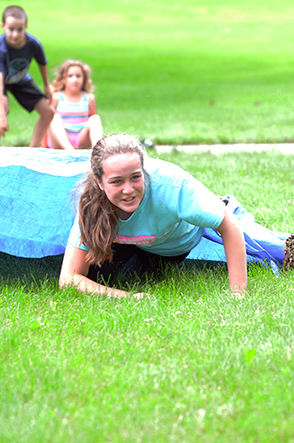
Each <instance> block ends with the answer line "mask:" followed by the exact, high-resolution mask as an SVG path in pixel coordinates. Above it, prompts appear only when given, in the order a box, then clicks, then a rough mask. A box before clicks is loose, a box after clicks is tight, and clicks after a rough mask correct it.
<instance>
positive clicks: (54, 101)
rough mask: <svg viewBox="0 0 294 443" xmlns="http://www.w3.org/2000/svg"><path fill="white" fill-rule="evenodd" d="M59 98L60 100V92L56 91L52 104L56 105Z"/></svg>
mask: <svg viewBox="0 0 294 443" xmlns="http://www.w3.org/2000/svg"><path fill="white" fill-rule="evenodd" d="M59 100H60V92H59V91H54V92H53V94H52V106H53V107H56V106H57V103H58V102H59Z"/></svg>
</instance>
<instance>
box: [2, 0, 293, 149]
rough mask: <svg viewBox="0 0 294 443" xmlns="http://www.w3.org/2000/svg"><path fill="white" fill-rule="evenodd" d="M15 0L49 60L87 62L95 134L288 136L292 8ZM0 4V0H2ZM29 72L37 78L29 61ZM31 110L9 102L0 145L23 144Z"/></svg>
mask: <svg viewBox="0 0 294 443" xmlns="http://www.w3.org/2000/svg"><path fill="white" fill-rule="evenodd" d="M41 4H42V13H41V12H40V2H39V1H37V0H29V1H23V2H22V6H23V7H24V8H25V9H26V10H27V12H28V16H29V28H28V32H31V33H32V34H34V35H36V36H37V37H38V38H39V39H40V40H41V41H42V43H43V45H44V48H45V50H46V54H47V57H48V60H49V69H50V75H51V79H52V78H53V68H54V67H56V66H57V65H59V64H60V63H61V62H62V61H63V60H64V59H65V58H68V57H74V58H81V59H83V60H85V61H86V62H87V63H89V64H90V65H91V66H92V67H93V79H94V83H95V85H96V86H97V89H96V97H97V102H98V111H99V113H100V115H101V117H102V121H103V125H104V132H105V134H109V133H114V132H122V131H123V132H128V133H132V134H134V135H137V136H139V137H141V138H147V137H148V138H150V139H152V140H153V141H154V142H156V143H161V144H162V143H173V144H176V143H206V144H207V143H208V144H209V143H236V142H245V143H248V142H257V143H261V142H292V141H293V121H294V110H293V106H292V97H293V93H294V89H293V80H292V78H293V62H292V58H293V57H292V53H293V48H292V41H293V39H294V28H293V26H292V17H293V12H294V8H293V5H292V2H291V1H290V0H282V1H280V2H279V5H277V3H276V2H274V1H273V0H271V1H268V2H267V3H266V4H265V3H263V4H261V3H260V2H253V1H252V0H236V1H234V2H233V1H231V2H229V3H226V4H221V2H219V1H218V0H209V1H208V2H207V1H206V2H204V1H203V2H200V3H199V2H197V4H195V2H194V1H192V0H184V1H181V2H170V1H167V0H161V1H160V2H156V1H154V0H147V1H143V2H138V1H136V0H113V1H111V2H102V1H99V0H98V1H97V0H83V2H80V1H78V0H71V1H70V2H65V3H63V2H58V1H57V0H52V1H51V0H50V1H48V0H42V3H41ZM4 6H6V2H3V7H4ZM31 72H32V74H33V76H34V77H35V78H36V80H37V81H38V83H39V82H40V76H39V75H38V73H37V70H36V66H35V65H34V66H32V69H31ZM35 119H36V116H34V115H32V116H28V115H27V114H26V113H25V111H23V110H22V109H21V108H19V106H18V105H16V104H15V103H14V102H13V100H12V104H11V115H10V117H9V124H10V127H11V132H10V133H9V134H7V136H6V138H5V139H3V140H2V144H4V145H5V144H6V145H9V146H10V145H11V146H14V145H27V144H28V142H29V140H30V136H31V133H32V127H33V123H34V122H35Z"/></svg>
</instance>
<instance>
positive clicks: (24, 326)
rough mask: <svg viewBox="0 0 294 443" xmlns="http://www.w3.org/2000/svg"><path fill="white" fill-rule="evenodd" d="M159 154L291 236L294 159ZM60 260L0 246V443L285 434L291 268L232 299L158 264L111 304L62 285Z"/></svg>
mask: <svg viewBox="0 0 294 443" xmlns="http://www.w3.org/2000/svg"><path fill="white" fill-rule="evenodd" d="M152 155H153V154H152ZM154 155H155V154H154ZM161 158H163V159H166V160H171V161H173V162H175V163H177V164H179V165H181V166H183V167H184V168H186V169H188V170H189V171H191V173H192V174H193V175H195V176H196V177H197V178H199V179H200V180H201V181H203V182H204V183H205V184H206V185H207V186H209V187H210V188H211V189H212V190H213V191H214V192H215V193H217V194H225V193H228V192H230V193H232V194H234V195H235V196H236V197H237V198H238V199H239V200H240V202H242V204H243V205H244V206H245V208H246V209H247V210H249V211H250V212H252V213H253V214H254V216H255V217H256V220H257V221H258V222H259V223H261V224H262V225H264V226H267V227H268V228H270V229H274V230H278V231H283V232H291V231H292V230H293V215H294V199H293V166H294V156H292V155H288V156H285V155H282V154H279V153H273V152H263V153H260V154H252V153H246V152H243V153H230V154H222V155H220V156H214V155H212V154H211V153H209V152H208V153H199V152H198V153H195V154H192V155H191V154H185V153H170V154H162V155H161ZM61 259H62V257H47V258H44V259H39V260H37V259H34V260H33V259H21V258H16V257H11V256H8V255H6V254H0V269H1V275H2V277H1V280H2V281H1V286H0V294H1V296H0V304H1V305H0V306H1V308H0V360H1V363H0V386H1V390H0V423H1V426H0V442H5V443H12V442H13V443H14V442H18V443H27V442H29V443H39V442H42V443H47V442H48V443H49V442H50V443H64V442H65V441H68V442H70V443H75V442H77V443H78V442H81V441H82V442H86V443H88V442H89V443H93V442H95V443H96V442H103V443H104V442H115V443H117V442H150V443H151V442H152V443H153V442H162V443H165V442H178V443H181V442H185V443H189V442H191V443H194V442H195V441H201V442H207V443H211V442H215V441H217V442H223V443H228V442H229V443H230V442H234V443H235V442H238V443H239V442H240V443H248V442H252V443H253V442H264V443H265V442H272V443H276V442H277V441H279V442H285V443H289V442H294V430H293V423H292V422H293V420H292V417H293V414H294V402H293V377H294V365H293V358H294V354H293V352H294V351H293V349H294V346H293V343H294V334H293V331H294V315H293V287H294V274H293V273H288V274H286V275H285V274H284V273H281V275H280V276H279V277H277V276H276V275H274V274H273V273H272V272H271V271H269V270H267V269H265V268H261V267H259V266H250V268H249V285H248V295H247V296H246V298H244V299H242V300H236V299H235V298H234V297H233V296H232V295H230V293H229V291H228V278H227V274H226V271H225V270H224V269H223V268H219V269H209V268H201V267H195V268H193V269H184V268H180V269H178V270H174V269H172V268H168V267H167V268H165V269H163V270H161V271H159V272H158V274H157V275H149V276H148V277H146V279H145V280H140V281H138V280H135V279H132V280H129V281H127V282H122V281H117V286H118V287H124V288H129V289H132V288H133V289H134V291H147V292H149V293H150V294H151V295H152V296H151V297H150V298H149V299H148V298H145V299H143V300H141V301H136V300H134V299H132V298H131V297H130V298H129V299H125V300H111V299H108V298H107V297H97V296H95V297H93V296H92V297H91V296H86V295H83V294H80V293H78V292H77V291H76V290H74V289H70V288H69V289H67V290H62V291H61V290H59V289H58V287H57V277H58V273H59V269H60V265H61Z"/></svg>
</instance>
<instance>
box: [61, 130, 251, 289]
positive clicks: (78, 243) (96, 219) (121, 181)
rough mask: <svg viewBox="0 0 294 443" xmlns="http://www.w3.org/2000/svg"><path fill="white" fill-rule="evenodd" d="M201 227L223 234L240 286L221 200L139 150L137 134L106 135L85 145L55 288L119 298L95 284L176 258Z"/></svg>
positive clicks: (239, 261)
mask: <svg viewBox="0 0 294 443" xmlns="http://www.w3.org/2000/svg"><path fill="white" fill-rule="evenodd" d="M204 227H208V228H213V229H216V230H217V231H218V232H219V233H220V234H221V236H222V240H223V244H224V248H225V253H226V259H227V264H228V273H229V285H230V288H231V290H232V291H235V292H238V293H242V292H245V290H246V285H247V266H246V251H245V243H244V236H243V232H242V230H241V229H240V228H239V227H238V225H237V222H236V219H235V218H234V216H233V215H232V214H230V213H229V212H228V211H227V210H226V207H225V205H224V203H223V202H222V201H221V199H220V198H218V197H217V196H216V195H214V194H213V193H212V192H211V191H209V190H208V189H207V188H206V187H205V186H204V185H203V184H201V183H200V182H199V181H198V180H196V179H195V178H194V177H192V176H191V175H190V174H189V173H188V172H185V171H184V170H183V169H181V168H180V167H178V166H176V165H174V164H172V163H168V162H165V161H162V160H158V159H153V158H149V157H148V156H146V155H145V154H144V152H143V149H142V145H141V143H140V141H139V140H137V139H136V138H134V137H132V136H130V135H127V134H114V135H109V136H106V137H104V138H102V139H100V140H99V141H98V142H97V144H96V145H95V146H94V148H93V151H92V155H91V169H90V171H89V173H88V175H87V178H86V180H85V185H84V188H83V191H82V194H81V198H80V201H79V209H78V214H77V216H76V220H75V223H74V225H73V228H72V230H71V234H70V237H69V240H68V244H67V248H66V251H65V255H64V259H63V265H62V269H61V274H60V286H61V287H62V286H69V285H71V284H73V285H74V286H76V287H77V288H78V289H80V290H81V291H83V292H88V293H95V294H107V295H111V296H114V297H125V296H127V295H128V293H127V292H126V291H122V290H119V289H114V288H111V287H106V286H105V285H104V284H102V283H101V282H103V281H107V282H108V281H111V280H110V276H112V277H113V276H115V275H116V274H117V273H118V272H121V271H122V272H126V271H127V270H129V269H132V270H135V271H137V272H146V271H148V270H151V271H152V270H155V269H156V268H157V267H158V266H159V265H160V264H161V263H163V264H164V263H175V264H177V263H180V262H181V261H183V260H184V259H185V257H186V256H187V255H188V254H189V252H190V251H191V249H193V248H194V247H195V246H196V245H197V244H198V243H199V242H200V240H201V237H202V234H203V228H204ZM97 281H99V282H100V283H97ZM135 295H136V296H137V297H140V296H141V294H135Z"/></svg>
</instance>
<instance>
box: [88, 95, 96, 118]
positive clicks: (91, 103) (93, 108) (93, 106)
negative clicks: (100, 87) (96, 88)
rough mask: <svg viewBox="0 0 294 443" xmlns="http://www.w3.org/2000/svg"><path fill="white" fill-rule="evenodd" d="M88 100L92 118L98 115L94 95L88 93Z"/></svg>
mask: <svg viewBox="0 0 294 443" xmlns="http://www.w3.org/2000/svg"><path fill="white" fill-rule="evenodd" d="M88 100H89V106H90V116H91V115H94V114H96V99H95V97H94V95H93V94H89V93H88Z"/></svg>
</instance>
